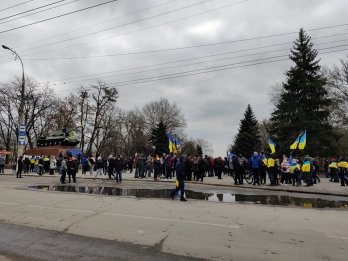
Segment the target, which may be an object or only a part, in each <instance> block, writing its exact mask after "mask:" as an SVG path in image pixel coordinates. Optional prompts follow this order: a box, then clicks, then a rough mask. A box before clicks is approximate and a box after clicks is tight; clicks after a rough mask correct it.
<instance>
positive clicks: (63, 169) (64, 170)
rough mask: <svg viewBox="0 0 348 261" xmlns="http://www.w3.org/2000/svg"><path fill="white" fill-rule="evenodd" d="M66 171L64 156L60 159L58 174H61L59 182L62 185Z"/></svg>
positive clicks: (65, 158)
mask: <svg viewBox="0 0 348 261" xmlns="http://www.w3.org/2000/svg"><path fill="white" fill-rule="evenodd" d="M67 170H68V165H67V157H66V156H65V157H64V158H63V159H62V163H61V165H60V173H61V176H60V182H61V183H62V184H65V177H66V172H67Z"/></svg>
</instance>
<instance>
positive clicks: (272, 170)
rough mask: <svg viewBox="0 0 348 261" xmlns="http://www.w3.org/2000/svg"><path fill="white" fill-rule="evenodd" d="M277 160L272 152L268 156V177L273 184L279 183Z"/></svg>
mask: <svg viewBox="0 0 348 261" xmlns="http://www.w3.org/2000/svg"><path fill="white" fill-rule="evenodd" d="M277 171H278V167H277V162H276V160H275V159H274V154H271V155H270V156H268V158H267V172H268V177H269V180H270V182H271V186H276V185H277V176H278V174H277Z"/></svg>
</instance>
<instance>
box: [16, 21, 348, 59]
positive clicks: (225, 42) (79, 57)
mask: <svg viewBox="0 0 348 261" xmlns="http://www.w3.org/2000/svg"><path fill="white" fill-rule="evenodd" d="M343 26H348V24H339V25H332V26H326V27H319V28H313V29H309V30H306V31H318V30H326V29H332V28H338V27H343ZM151 27H154V26H151ZM291 34H298V32H297V31H296V32H295V31H294V32H287V33H279V34H273V35H265V36H257V37H249V38H244V39H236V40H229V41H222V42H215V43H208V44H198V45H191V46H184V47H174V48H165V49H157V50H149V51H140V52H128V53H119V54H111V55H108V56H124V55H138V54H149V53H158V52H167V51H178V50H186V49H192V48H201V47H208V46H216V45H224V44H231V43H239V42H247V41H252V40H263V39H269V38H273V37H280V36H287V35H291ZM346 34H348V33H340V34H333V35H328V36H324V37H323V38H327V37H333V36H341V35H346ZM119 36H122V35H119ZM319 38H320V37H317V38H316V39H319ZM99 40H102V39H99ZM87 44H88V43H87ZM80 45H85V44H77V45H72V46H70V47H76V46H80ZM30 49H31V48H30ZM61 49H65V48H58V49H53V50H47V51H41V52H34V53H31V54H27V55H25V54H24V55H22V56H24V57H25V56H28V55H33V54H40V53H46V52H52V51H57V50H61ZM24 50H26V49H24ZM85 57H86V56H76V57H69V58H66V57H63V58H60V57H57V58H48V59H57V60H59V59H83V58H85ZM89 57H90V56H89ZM95 57H97V58H99V57H103V56H95ZM37 59H40V58H37ZM48 59H47V60H48ZM33 60H34V59H33ZM43 60H44V59H43Z"/></svg>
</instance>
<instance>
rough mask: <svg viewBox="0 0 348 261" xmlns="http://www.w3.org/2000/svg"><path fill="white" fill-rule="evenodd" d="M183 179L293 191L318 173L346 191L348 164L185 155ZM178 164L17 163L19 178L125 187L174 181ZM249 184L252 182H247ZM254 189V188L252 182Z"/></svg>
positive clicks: (123, 160) (141, 159)
mask: <svg viewBox="0 0 348 261" xmlns="http://www.w3.org/2000/svg"><path fill="white" fill-rule="evenodd" d="M181 160H182V165H181V166H180V167H181V170H182V173H183V174H182V175H183V176H182V179H183V180H185V181H199V182H203V181H204V178H205V177H217V178H218V179H222V177H223V176H225V175H226V176H227V175H229V176H231V177H233V180H234V184H235V185H242V184H244V182H245V180H246V179H247V178H248V179H250V177H251V178H252V184H254V185H261V184H266V183H267V177H268V180H269V185H271V186H277V185H285V186H287V185H293V186H301V185H302V184H305V185H306V186H313V185H314V184H317V183H319V182H320V178H319V177H318V173H319V171H321V172H324V173H325V175H326V177H328V178H330V181H331V182H337V183H340V184H341V186H348V163H347V161H346V160H345V158H343V157H341V158H340V159H339V160H338V161H336V159H334V158H333V159H331V160H330V161H328V160H326V161H325V162H324V163H323V164H321V165H320V164H319V163H318V161H316V160H314V159H313V158H311V157H309V156H306V157H304V158H303V159H296V158H294V157H293V156H292V155H289V156H286V155H283V157H282V158H281V159H278V158H276V157H275V156H274V154H268V155H266V154H265V153H262V152H261V153H260V154H259V153H257V152H254V154H253V155H252V156H251V157H250V158H245V157H243V156H241V155H239V156H238V155H236V154H233V153H232V154H230V155H229V156H228V157H225V158H224V159H223V158H221V157H217V158H213V157H209V156H204V157H203V156H201V155H195V156H191V155H184V156H183V157H181ZM178 162H179V158H178V157H177V156H176V155H174V154H163V155H161V156H160V155H155V156H152V155H147V156H145V155H143V154H136V155H135V156H134V157H122V156H121V155H117V156H113V155H110V156H108V157H107V158H102V157H101V156H98V157H97V158H95V157H93V156H92V155H91V156H82V157H81V156H80V155H79V156H77V157H72V155H69V154H68V155H66V156H64V155H63V154H62V153H61V154H60V155H59V156H58V157H57V158H56V157H55V156H47V155H42V156H25V157H20V158H19V159H18V162H17V166H18V167H17V178H21V177H22V173H30V172H32V173H37V174H38V175H43V174H45V173H47V174H50V175H53V174H55V173H59V174H62V175H61V182H62V183H65V177H66V175H68V182H71V180H72V181H73V182H76V173H77V172H78V170H79V167H80V164H81V166H82V174H83V175H86V174H87V173H89V174H90V175H91V176H93V178H94V179H96V178H97V177H98V176H100V175H105V176H107V177H108V178H109V179H115V180H116V182H122V173H123V172H125V171H129V172H130V173H133V172H134V178H139V179H144V178H153V179H154V180H155V181H157V180H159V179H168V180H170V179H172V178H175V177H176V176H177V175H176V166H177V164H178ZM4 165H5V158H4V157H3V156H2V155H0V173H1V172H2V173H3V171H4ZM248 181H250V180H248ZM249 183H250V182H249Z"/></svg>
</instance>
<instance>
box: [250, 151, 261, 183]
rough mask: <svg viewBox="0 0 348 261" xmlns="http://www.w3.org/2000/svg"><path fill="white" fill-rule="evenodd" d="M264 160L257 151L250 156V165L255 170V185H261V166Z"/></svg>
mask: <svg viewBox="0 0 348 261" xmlns="http://www.w3.org/2000/svg"><path fill="white" fill-rule="evenodd" d="M261 165H262V162H261V159H260V157H259V154H258V153H257V152H254V155H253V156H252V157H251V158H250V167H251V169H252V172H253V176H254V183H253V185H256V184H257V185H259V186H260V168H261Z"/></svg>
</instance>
